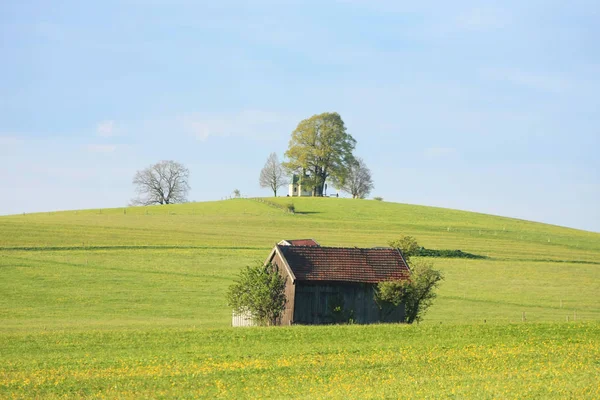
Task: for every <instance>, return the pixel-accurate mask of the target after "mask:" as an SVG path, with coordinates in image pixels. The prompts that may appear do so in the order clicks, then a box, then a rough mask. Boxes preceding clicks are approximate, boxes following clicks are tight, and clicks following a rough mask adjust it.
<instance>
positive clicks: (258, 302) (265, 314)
mask: <svg viewBox="0 0 600 400" xmlns="http://www.w3.org/2000/svg"><path fill="white" fill-rule="evenodd" d="M285 282H286V278H284V277H282V276H281V275H280V274H279V272H278V271H277V267H276V266H275V265H274V264H271V263H268V264H265V265H263V264H257V265H255V266H253V267H246V268H244V269H242V271H240V274H239V276H238V278H237V279H236V281H235V283H234V284H233V285H231V286H230V287H229V290H228V291H227V303H228V304H229V306H230V307H232V308H233V310H234V311H235V312H236V313H240V314H243V313H249V314H250V315H251V316H252V318H253V319H254V320H255V321H256V322H258V323H259V324H260V325H275V324H276V323H277V320H278V319H279V318H280V317H281V315H282V313H283V310H284V309H285V303H286V298H285Z"/></svg>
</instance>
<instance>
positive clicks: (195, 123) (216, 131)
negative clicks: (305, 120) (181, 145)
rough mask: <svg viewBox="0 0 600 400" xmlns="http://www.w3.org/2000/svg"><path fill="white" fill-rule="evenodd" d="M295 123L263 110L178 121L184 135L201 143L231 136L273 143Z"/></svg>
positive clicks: (196, 115) (198, 115)
mask: <svg viewBox="0 0 600 400" xmlns="http://www.w3.org/2000/svg"><path fill="white" fill-rule="evenodd" d="M292 121H294V119H293V118H292V117H291V116H287V115H284V114H279V113H275V112H271V111H261V110H242V111H240V112H238V113H232V114H219V115H214V114H204V113H191V114H185V115H181V116H179V117H177V122H178V124H180V126H182V127H183V129H184V131H186V132H187V133H188V134H191V135H193V136H194V137H196V138H197V139H198V140H201V141H204V140H207V139H208V138H209V137H230V136H237V137H247V138H253V139H257V140H269V139H273V138H275V137H277V136H279V135H280V134H281V131H282V126H288V125H289V124H290V123H291V122H292ZM292 129H293V128H292Z"/></svg>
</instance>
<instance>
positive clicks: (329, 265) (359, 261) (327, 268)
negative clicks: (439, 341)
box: [266, 240, 410, 325]
mask: <svg viewBox="0 0 600 400" xmlns="http://www.w3.org/2000/svg"><path fill="white" fill-rule="evenodd" d="M286 242H287V243H286V244H283V245H280V244H277V245H276V246H275V247H274V248H273V250H272V251H271V253H270V254H269V257H267V260H266V262H272V263H273V264H275V265H277V268H278V270H279V272H280V274H281V275H282V276H284V277H286V288H285V293H286V298H287V303H286V308H285V311H284V313H283V316H282V318H281V324H282V325H291V324H332V323H339V322H347V321H349V320H352V321H353V322H355V323H359V324H370V323H376V322H399V321H402V320H403V319H404V307H403V306H402V305H401V306H400V307H397V308H395V309H393V310H381V309H380V308H379V306H378V305H377V303H376V302H375V298H374V295H375V289H376V285H377V283H379V282H382V281H388V280H398V279H408V278H409V276H410V270H409V268H408V264H407V263H406V260H405V259H404V257H403V256H402V254H401V252H400V251H399V250H397V249H392V248H356V247H355V248H343V247H322V246H319V245H318V244H317V243H316V242H314V243H315V244H316V245H315V244H312V243H310V244H308V243H303V244H307V245H300V246H298V245H293V244H291V243H294V241H293V240H288V241H286ZM280 243H281V242H280ZM288 243H290V244H288Z"/></svg>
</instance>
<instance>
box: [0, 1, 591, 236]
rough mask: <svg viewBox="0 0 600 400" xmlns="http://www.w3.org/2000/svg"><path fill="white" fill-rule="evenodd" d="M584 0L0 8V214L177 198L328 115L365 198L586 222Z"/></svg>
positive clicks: (221, 191) (244, 188)
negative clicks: (148, 170)
mask: <svg viewBox="0 0 600 400" xmlns="http://www.w3.org/2000/svg"><path fill="white" fill-rule="evenodd" d="M599 21H600V3H599V2H598V1H597V0H573V1H569V2H565V1H562V0H561V1H554V0H544V1H540V0H528V1H526V2H524V1H514V0H506V1H501V2H500V1H498V2H491V1H490V2H485V1H465V0H456V1H452V2H441V1H436V2H433V1H418V2H417V1H400V0H396V1H388V0H381V1H376V0H338V1H325V0H323V1H284V0H255V1H252V2H246V1H235V0H222V1H191V0H119V1H116V0H106V1H102V2H82V1H61V0H56V1H52V2H50V1H45V0H44V1H31V0H21V1H2V0H0V190H1V192H0V193H1V195H0V215H3V214H16V213H24V212H35V211H52V210H65V209H83V208H108V207H120V206H125V205H127V204H128V203H129V201H130V200H131V199H132V198H133V197H134V195H135V191H134V187H133V185H132V179H133V176H134V174H135V172H136V171H137V170H140V169H143V168H145V167H147V166H149V165H151V164H153V163H155V162H158V161H160V160H175V161H178V162H180V163H183V164H184V165H186V166H187V167H188V168H189V170H190V186H191V191H190V195H189V199H190V200H191V201H207V200H220V199H222V198H226V197H228V196H231V194H232V192H233V190H234V189H239V190H240V191H241V192H242V195H244V196H269V195H271V193H270V191H269V190H268V189H262V188H260V186H259V184H258V176H259V173H260V170H261V168H262V167H263V165H264V163H265V162H266V159H267V157H268V155H269V154H270V153H271V152H276V153H277V154H278V155H279V157H280V159H282V160H283V158H284V153H285V151H286V149H287V146H288V142H289V139H290V134H291V132H292V131H293V130H294V129H295V127H296V126H297V124H298V123H299V122H300V121H301V120H302V119H305V118H308V117H310V116H312V115H314V114H319V113H322V112H338V113H339V114H340V115H341V117H342V118H343V120H344V122H345V124H346V127H347V130H348V133H350V134H351V135H352V136H353V137H354V138H355V139H356V140H357V146H356V151H355V154H356V155H357V156H359V157H361V158H363V159H364V160H365V162H366V164H367V165H368V167H369V168H370V169H371V171H372V172H373V178H374V181H375V189H374V191H373V192H372V196H381V197H383V198H384V199H385V200H386V201H395V202H402V203H411V204H422V205H432V206H439V207H447V208H456V209H461V210H469V211H478V212H484V213H490V214H496V215H503V216H508V217H515V218H522V219H527V220H533V221H540V222H546V223H551V224H557V225H563V226H569V227H574V228H579V229H586V230H591V231H596V232H600V172H599V171H600V156H599V149H600V95H599V93H600V46H599V43H600V22H599Z"/></svg>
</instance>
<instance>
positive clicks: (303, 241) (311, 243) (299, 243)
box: [279, 239, 320, 246]
mask: <svg viewBox="0 0 600 400" xmlns="http://www.w3.org/2000/svg"><path fill="white" fill-rule="evenodd" d="M287 243H289V244H287ZM279 244H281V245H284V246H320V245H319V243H317V242H316V241H315V240H314V239H294V240H282V241H281V242H279Z"/></svg>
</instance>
